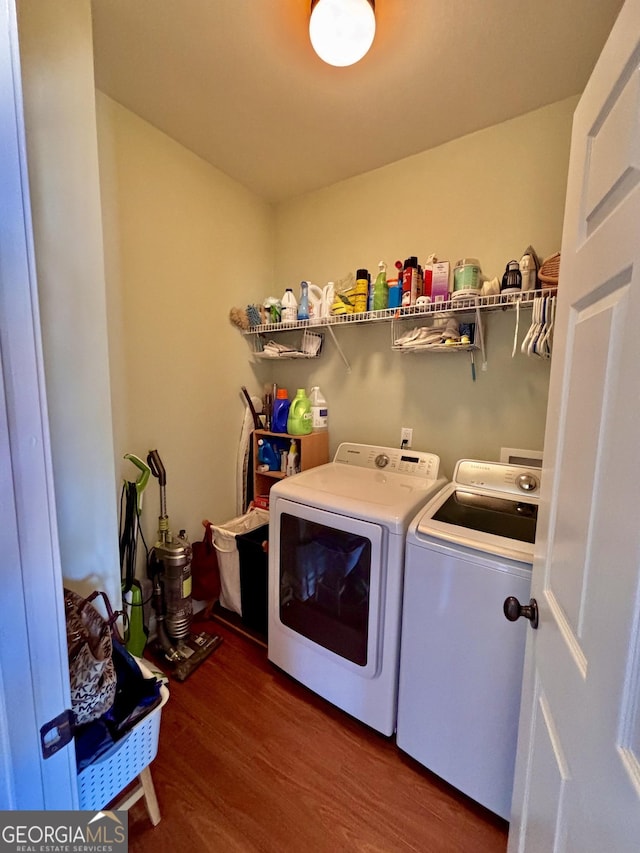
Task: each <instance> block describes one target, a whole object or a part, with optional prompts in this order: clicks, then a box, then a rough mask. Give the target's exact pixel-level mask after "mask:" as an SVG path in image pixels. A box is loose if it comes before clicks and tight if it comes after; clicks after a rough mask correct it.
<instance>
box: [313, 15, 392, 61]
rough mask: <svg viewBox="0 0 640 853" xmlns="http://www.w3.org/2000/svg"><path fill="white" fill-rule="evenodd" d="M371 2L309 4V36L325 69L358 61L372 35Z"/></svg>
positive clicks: (373, 33) (373, 31)
mask: <svg viewBox="0 0 640 853" xmlns="http://www.w3.org/2000/svg"><path fill="white" fill-rule="evenodd" d="M374 7H375V0H311V19H310V20H309V36H310V38H311V44H312V45H313V49H314V50H315V52H316V53H317V54H318V56H319V57H320V59H322V60H324V62H327V63H328V64H329V65H336V66H339V67H343V66H345V65H353V64H354V63H355V62H358V60H360V59H362V57H363V56H364V55H365V53H366V52H367V51H368V50H369V48H370V47H371V45H372V44H373V37H374V36H375V34H376V16H375V10H374Z"/></svg>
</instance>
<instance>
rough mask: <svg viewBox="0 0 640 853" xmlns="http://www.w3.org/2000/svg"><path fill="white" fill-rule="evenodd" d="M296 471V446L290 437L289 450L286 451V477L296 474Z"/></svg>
mask: <svg viewBox="0 0 640 853" xmlns="http://www.w3.org/2000/svg"><path fill="white" fill-rule="evenodd" d="M297 472H298V447H297V445H296V443H295V441H294V440H293V439H291V445H290V446H289V452H288V453H287V471H286V474H287V477H290V476H291V475H292V474H297Z"/></svg>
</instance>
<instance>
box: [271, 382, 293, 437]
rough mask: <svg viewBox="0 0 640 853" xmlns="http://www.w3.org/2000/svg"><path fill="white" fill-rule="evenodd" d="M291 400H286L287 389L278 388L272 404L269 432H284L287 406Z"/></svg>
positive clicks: (285, 429) (287, 413)
mask: <svg viewBox="0 0 640 853" xmlns="http://www.w3.org/2000/svg"><path fill="white" fill-rule="evenodd" d="M290 405H291V400H289V399H288V396H287V389H286V388H278V391H277V396H276V399H275V400H274V403H273V413H272V415H271V432H286V431H287V418H288V417H289V406H290Z"/></svg>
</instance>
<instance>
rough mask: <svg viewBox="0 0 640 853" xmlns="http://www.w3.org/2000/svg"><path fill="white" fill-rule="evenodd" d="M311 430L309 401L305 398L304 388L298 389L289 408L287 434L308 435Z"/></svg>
mask: <svg viewBox="0 0 640 853" xmlns="http://www.w3.org/2000/svg"><path fill="white" fill-rule="evenodd" d="M312 430H313V416H312V414H311V400H310V399H309V398H308V397H307V394H306V392H305V390H304V388H298V390H297V391H296V396H295V397H294V398H293V400H292V401H291V405H290V406H289V415H288V417H287V432H288V433H289V435H309V433H310V432H311V431H312Z"/></svg>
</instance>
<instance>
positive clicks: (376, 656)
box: [268, 443, 445, 735]
mask: <svg viewBox="0 0 640 853" xmlns="http://www.w3.org/2000/svg"><path fill="white" fill-rule="evenodd" d="M439 465H440V460H439V458H438V456H435V455H434V454H432V453H423V452H420V451H414V450H398V449H397V448H390V447H378V446H371V445H365V444H349V443H345V444H341V445H340V446H339V448H338V450H337V452H336V455H335V457H334V459H333V461H332V462H329V463H327V464H325V465H320V466H318V467H317V468H311V469H309V470H307V471H303V472H302V473H300V474H296V475H295V476H293V477H287V478H285V479H284V480H282V481H280V482H278V483H276V485H275V486H273V487H272V489H271V492H270V521H269V632H268V637H269V639H268V647H269V659H270V660H271V661H272V662H273V663H274V664H276V665H277V666H279V667H280V668H281V669H283V670H284V671H285V672H287V673H289V674H290V675H292V676H293V677H294V678H296V679H297V680H298V681H300V682H301V683H302V684H305V685H306V686H307V687H309V688H310V689H311V690H313V691H314V692H315V693H317V694H318V695H320V696H322V697H324V698H325V699H327V700H328V701H329V702H332V703H333V704H334V705H336V706H338V707H339V708H342V709H343V710H344V711H346V712H347V713H349V714H351V715H353V716H354V717H356V718H357V719H359V720H362V721H363V722H364V723H367V724H368V725H369V726H371V727H372V728H374V729H377V730H378V731H380V732H382V733H383V734H385V735H391V734H393V732H394V731H395V723H396V705H397V681H398V665H399V641H400V618H401V604H402V586H403V563H404V548H405V537H406V532H407V528H408V526H409V522H410V521H411V519H412V517H413V516H414V515H415V513H416V512H417V510H418V509H419V508H420V507H421V506H423V505H424V504H425V503H426V502H427V501H428V500H429V498H431V497H432V496H433V495H434V494H435V493H436V492H437V491H438V490H439V489H441V488H442V486H443V485H444V483H445V480H444V479H443V478H439V477H438V472H439Z"/></svg>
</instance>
